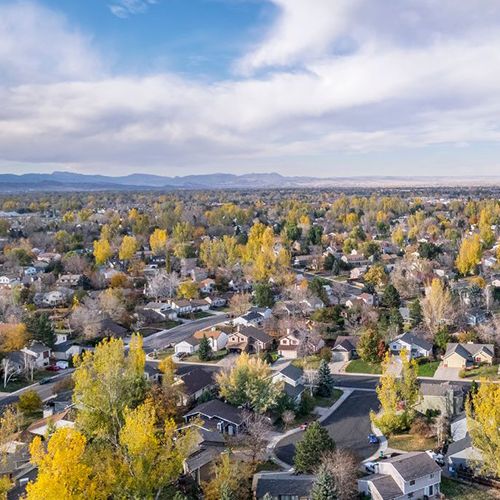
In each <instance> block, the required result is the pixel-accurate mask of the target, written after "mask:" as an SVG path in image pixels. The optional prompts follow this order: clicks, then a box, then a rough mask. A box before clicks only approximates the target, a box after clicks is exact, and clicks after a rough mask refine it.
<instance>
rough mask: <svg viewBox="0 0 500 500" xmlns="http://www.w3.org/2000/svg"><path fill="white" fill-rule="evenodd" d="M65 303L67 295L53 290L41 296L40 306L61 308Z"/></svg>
mask: <svg viewBox="0 0 500 500" xmlns="http://www.w3.org/2000/svg"><path fill="white" fill-rule="evenodd" d="M66 301H67V295H66V294H65V293H63V292H62V291H61V290H53V291H52V292H48V293H46V294H45V295H44V296H43V299H42V304H43V305H46V306H49V307H57V306H62V305H63V304H65V303H66Z"/></svg>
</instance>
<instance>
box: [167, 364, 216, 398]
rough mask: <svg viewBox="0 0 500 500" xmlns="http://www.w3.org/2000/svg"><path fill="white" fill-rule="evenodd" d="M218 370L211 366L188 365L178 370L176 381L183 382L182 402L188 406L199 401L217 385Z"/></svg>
mask: <svg viewBox="0 0 500 500" xmlns="http://www.w3.org/2000/svg"><path fill="white" fill-rule="evenodd" d="M216 373H217V371H214V370H211V369H210V367H206V366H196V365H186V366H182V367H181V368H179V369H178V370H177V372H176V383H178V384H182V404H183V405H184V406H187V405H188V404H190V403H193V402H195V401H197V400H198V399H199V398H200V397H201V396H202V394H203V393H204V392H206V391H211V390H212V389H213V388H214V387H215V378H214V377H215V374H216Z"/></svg>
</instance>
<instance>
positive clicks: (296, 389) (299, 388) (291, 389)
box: [283, 382, 305, 399]
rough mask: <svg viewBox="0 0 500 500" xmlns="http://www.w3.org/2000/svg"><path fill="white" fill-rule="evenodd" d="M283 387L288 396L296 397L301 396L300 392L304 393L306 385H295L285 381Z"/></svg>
mask: <svg viewBox="0 0 500 500" xmlns="http://www.w3.org/2000/svg"><path fill="white" fill-rule="evenodd" d="M283 389H284V391H285V392H286V393H287V394H288V396H290V397H291V398H293V399H295V398H296V397H297V396H299V395H300V394H302V393H303V392H304V390H305V387H304V386H303V385H302V384H299V385H296V386H293V385H291V384H287V383H286V382H285V385H284V387H283Z"/></svg>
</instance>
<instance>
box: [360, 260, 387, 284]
mask: <svg viewBox="0 0 500 500" xmlns="http://www.w3.org/2000/svg"><path fill="white" fill-rule="evenodd" d="M363 280H364V282H365V283H367V284H368V285H373V286H374V287H380V286H382V285H383V284H384V283H386V282H387V274H386V273H385V270H384V267H383V266H381V265H380V264H375V265H373V266H372V267H370V269H368V271H366V273H365V275H364V276H363Z"/></svg>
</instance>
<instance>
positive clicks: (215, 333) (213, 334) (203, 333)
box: [193, 329, 224, 339]
mask: <svg viewBox="0 0 500 500" xmlns="http://www.w3.org/2000/svg"><path fill="white" fill-rule="evenodd" d="M222 333H224V332H221V331H220V330H212V329H210V330H198V331H197V332H194V335H193V337H194V338H196V339H202V338H203V337H207V339H208V338H214V339H218V338H219V337H220V336H221V334H222Z"/></svg>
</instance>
